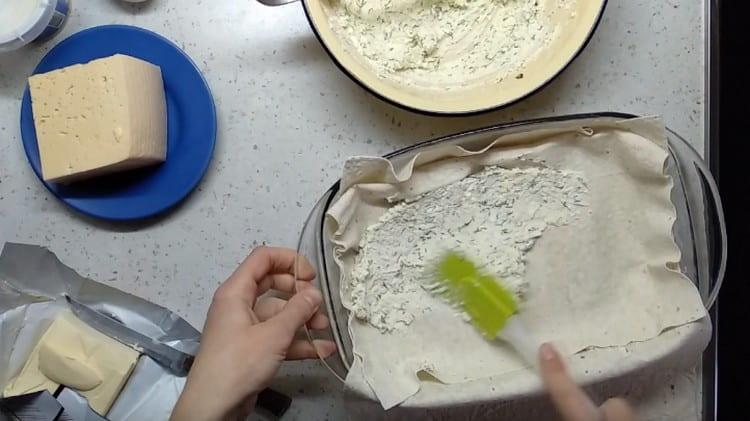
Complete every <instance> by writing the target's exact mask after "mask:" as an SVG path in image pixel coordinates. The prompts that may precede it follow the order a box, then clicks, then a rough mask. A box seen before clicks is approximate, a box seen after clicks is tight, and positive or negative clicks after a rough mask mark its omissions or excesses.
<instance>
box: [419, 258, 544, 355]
mask: <svg viewBox="0 0 750 421" xmlns="http://www.w3.org/2000/svg"><path fill="white" fill-rule="evenodd" d="M430 289H431V290H432V292H433V293H435V294H437V295H440V296H441V297H443V298H444V299H446V300H447V301H448V302H449V303H451V304H453V305H455V306H456V307H459V308H462V309H463V310H464V311H465V312H466V314H468V315H469V317H470V318H471V323H472V324H473V325H474V326H475V327H476V328H477V329H478V330H479V331H480V332H481V333H482V335H484V337H485V338H487V339H489V340H493V339H495V338H500V339H502V340H504V341H506V342H508V343H510V344H511V345H512V346H513V347H514V348H515V349H516V351H517V352H518V354H519V355H520V356H521V357H523V359H524V360H525V361H526V362H528V363H529V364H531V365H532V366H533V367H536V366H537V353H538V350H539V346H540V345H541V343H539V342H538V341H537V340H536V339H535V338H534V336H533V335H531V334H530V332H529V331H528V329H527V328H526V327H525V326H524V324H523V322H522V321H521V319H520V318H519V316H518V304H517V303H516V299H515V297H514V296H513V294H512V293H510V292H509V291H508V290H507V289H505V288H504V287H503V286H502V284H501V283H500V282H499V281H498V280H497V279H495V278H494V277H492V276H489V275H487V274H484V273H482V271H481V270H479V268H477V266H476V265H475V264H474V263H473V262H472V261H471V260H469V259H468V258H466V257H465V256H463V255H461V254H458V253H455V252H449V253H447V254H445V255H444V256H443V257H442V258H441V259H440V261H439V262H438V267H437V272H436V279H435V282H434V283H433V284H432V285H431V288H430Z"/></svg>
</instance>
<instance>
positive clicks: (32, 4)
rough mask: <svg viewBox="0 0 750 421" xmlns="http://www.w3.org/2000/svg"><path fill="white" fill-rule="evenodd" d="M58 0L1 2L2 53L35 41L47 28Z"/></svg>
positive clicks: (0, 42) (1, 0) (0, 29)
mask: <svg viewBox="0 0 750 421" xmlns="http://www.w3.org/2000/svg"><path fill="white" fill-rule="evenodd" d="M56 5H57V0H0V52H2V51H11V50H16V49H18V48H21V47H22V46H24V45H26V44H28V43H30V42H31V41H33V40H35V39H36V38H37V37H38V36H39V35H41V33H42V32H44V30H45V29H46V28H47V25H48V24H49V22H50V20H51V19H52V14H53V13H54V12H55V6H56Z"/></svg>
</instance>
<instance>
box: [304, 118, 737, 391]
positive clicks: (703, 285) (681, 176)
mask: <svg viewBox="0 0 750 421" xmlns="http://www.w3.org/2000/svg"><path fill="white" fill-rule="evenodd" d="M630 118H636V116H633V115H630V114H620V113H597V114H579V115H570V116H560V117H552V118H545V119H539V120H530V121H522V122H514V123H509V124H502V125H497V126H492V127H488V128H483V129H478V130H473V131H469V132H464V133H460V134H456V135H451V136H446V137H442V138H439V139H434V140H430V141H426V142H422V143H419V144H416V145H413V146H409V147H407V148H404V149H401V150H399V151H396V152H393V153H390V154H388V155H386V158H388V159H390V160H392V161H393V162H394V163H399V162H405V161H408V160H409V159H411V157H413V156H414V154H415V153H419V152H424V151H425V150H426V149H429V148H431V147H433V146H435V145H441V144H445V143H449V144H460V145H463V146H469V148H471V146H470V145H483V144H486V143H488V139H496V138H498V137H500V136H503V135H507V134H511V133H518V132H525V131H531V130H539V129H544V128H546V127H550V126H554V125H555V124H558V123H560V122H568V121H575V120H588V121H590V120H591V119H597V120H599V119H601V120H602V121H603V122H606V121H609V122H614V121H620V120H623V119H630ZM668 142H669V158H668V160H667V165H666V171H667V173H668V174H669V175H670V176H671V177H672V179H673V180H674V188H673V190H672V202H673V203H674V205H675V208H676V211H677V220H676V222H675V224H674V228H673V232H674V238H675V242H676V243H677V245H678V246H679V248H680V251H681V254H682V255H681V260H680V270H681V271H682V273H683V274H685V275H686V276H687V277H688V278H689V279H691V280H692V281H693V282H694V283H695V284H696V285H697V287H698V290H699V291H700V293H701V296H702V298H703V302H704V304H705V306H706V308H707V309H710V308H711V307H712V306H713V304H714V303H715V301H716V297H717V296H718V293H719V290H720V288H721V283H722V280H723V278H724V271H725V266H726V258H727V249H726V246H727V239H726V228H725V222H724V215H723V210H722V206H721V200H720V198H719V194H718V189H717V187H716V183H715V181H714V179H713V177H712V176H711V174H710V172H709V170H708V168H707V167H706V164H705V163H704V162H703V160H702V159H701V157H700V155H698V153H697V152H696V151H695V149H693V148H692V146H690V144H689V143H688V142H687V141H686V140H685V139H684V138H682V137H681V136H679V135H678V134H677V133H675V132H673V131H671V130H668ZM338 191H339V183H338V182H337V183H336V184H334V185H333V186H332V187H331V188H330V189H329V190H328V191H327V192H326V193H325V194H324V195H323V196H322V197H321V198H320V200H319V201H318V202H317V204H316V205H315V207H314V208H313V209H312V212H311V213H310V215H309V217H308V219H307V221H306V222H305V225H304V227H303V229H302V233H301V235H300V239H299V243H298V248H297V250H298V252H299V253H300V254H301V255H304V256H306V257H307V258H308V259H309V260H310V262H311V263H312V264H313V266H314V267H315V269H316V271H317V274H318V276H317V279H316V281H315V284H316V286H317V287H318V288H319V289H320V290H321V292H322V294H323V297H324V304H323V306H322V309H323V311H324V312H325V313H326V315H327V316H328V317H329V319H330V321H331V326H330V328H329V329H327V330H323V331H312V330H310V331H308V332H307V334H308V337H309V338H310V340H312V339H327V340H331V341H334V342H335V343H336V345H337V349H338V352H337V353H336V354H334V355H332V356H330V357H328V358H324V359H322V360H323V362H324V364H325V365H326V366H327V367H328V368H329V369H330V370H331V372H332V373H333V374H334V375H335V376H336V377H338V378H339V379H341V380H342V381H343V380H344V379H345V378H346V375H347V373H348V371H349V368H350V367H351V364H352V362H353V359H354V354H353V351H352V343H351V339H350V337H349V330H348V317H349V312H348V310H346V309H345V308H344V307H343V306H342V304H341V296H340V293H339V270H338V266H337V265H336V263H335V262H334V260H333V256H332V244H331V243H330V242H329V241H328V240H327V239H326V236H325V235H324V233H325V227H326V223H327V221H326V218H325V214H326V212H327V210H328V207H329V206H330V204H331V203H332V201H333V199H334V197H335V196H336V194H337V193H338Z"/></svg>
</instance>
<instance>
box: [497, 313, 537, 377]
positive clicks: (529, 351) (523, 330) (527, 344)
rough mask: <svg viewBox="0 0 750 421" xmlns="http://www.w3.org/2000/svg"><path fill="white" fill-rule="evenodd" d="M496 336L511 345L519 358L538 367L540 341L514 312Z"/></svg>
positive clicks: (535, 367)
mask: <svg viewBox="0 0 750 421" xmlns="http://www.w3.org/2000/svg"><path fill="white" fill-rule="evenodd" d="M498 337H499V338H500V339H502V340H504V341H506V342H508V343H509V344H511V345H512V346H513V348H515V349H516V352H517V353H518V355H519V356H521V358H523V360H524V361H525V362H527V363H528V364H529V365H531V366H532V367H534V369H538V368H539V357H538V356H539V347H540V346H542V343H541V341H539V339H537V337H536V336H535V335H533V334H532V333H531V331H530V330H529V329H528V328H527V327H526V325H525V324H524V323H523V321H522V320H521V318H520V317H519V316H518V315H517V314H516V315H513V316H511V318H510V319H508V321H507V322H505V326H503V330H502V331H500V334H499V335H498Z"/></svg>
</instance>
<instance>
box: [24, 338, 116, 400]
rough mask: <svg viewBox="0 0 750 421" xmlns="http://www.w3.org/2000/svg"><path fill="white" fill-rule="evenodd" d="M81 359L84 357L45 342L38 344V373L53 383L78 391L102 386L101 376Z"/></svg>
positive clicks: (68, 349)
mask: <svg viewBox="0 0 750 421" xmlns="http://www.w3.org/2000/svg"><path fill="white" fill-rule="evenodd" d="M71 351H72V352H71ZM82 357H85V355H81V354H80V353H78V352H75V351H73V350H71V349H70V348H62V347H60V346H55V345H53V344H51V343H50V342H49V341H46V342H43V343H40V344H39V371H40V372H41V373H42V374H43V375H44V376H45V377H47V378H48V379H50V380H52V381H53V382H55V383H59V384H64V385H66V386H68V387H72V388H73V389H77V390H79V391H87V390H91V389H93V388H95V387H97V386H99V385H100V384H102V376H101V374H100V373H99V370H97V369H96V367H94V366H93V365H91V364H87V362H86V360H84V359H81V358H82Z"/></svg>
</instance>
